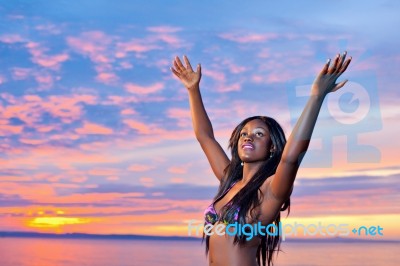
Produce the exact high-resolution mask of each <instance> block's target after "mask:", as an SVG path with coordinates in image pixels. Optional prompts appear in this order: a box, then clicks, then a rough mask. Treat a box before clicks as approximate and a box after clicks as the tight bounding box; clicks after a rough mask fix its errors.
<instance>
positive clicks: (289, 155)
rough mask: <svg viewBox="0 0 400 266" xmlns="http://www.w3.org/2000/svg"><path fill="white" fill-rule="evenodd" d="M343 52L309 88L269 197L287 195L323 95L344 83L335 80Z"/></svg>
mask: <svg viewBox="0 0 400 266" xmlns="http://www.w3.org/2000/svg"><path fill="white" fill-rule="evenodd" d="M345 58H346V52H344V53H343V55H342V56H341V55H340V54H338V55H337V56H336V58H335V61H334V62H333V64H332V66H330V67H329V63H330V59H329V60H328V62H327V63H326V64H325V66H324V67H323V69H322V70H321V72H320V73H319V74H318V76H317V77H316V79H315V80H314V83H313V85H312V88H311V95H310V98H309V99H308V102H307V104H306V106H305V108H304V110H303V112H302V114H301V116H300V118H299V120H298V121H297V123H296V125H295V127H294V129H293V131H292V134H291V135H290V137H289V139H288V141H287V143H286V146H285V149H284V150H283V154H282V159H281V161H280V163H279V165H278V168H277V170H276V173H275V175H274V176H273V177H272V180H271V183H270V191H271V193H272V195H273V196H274V197H275V198H276V199H279V200H282V201H284V200H286V199H287V198H288V197H289V196H290V194H291V192H292V187H293V183H294V180H295V178H296V174H297V170H298V168H299V166H300V163H301V161H302V159H303V157H304V155H305V153H306V151H307V149H308V145H309V143H310V139H311V135H312V132H313V130H314V126H315V122H316V121H317V118H318V114H319V111H320V109H321V105H322V102H323V101H324V99H325V96H326V95H327V94H328V93H330V92H334V91H336V90H338V89H340V88H341V87H343V86H344V84H346V82H347V80H345V81H342V82H340V83H337V84H336V80H337V79H338V78H339V76H340V75H341V74H343V72H344V71H345V70H346V69H347V67H348V65H349V64H350V61H351V57H350V58H349V59H347V60H346V61H345Z"/></svg>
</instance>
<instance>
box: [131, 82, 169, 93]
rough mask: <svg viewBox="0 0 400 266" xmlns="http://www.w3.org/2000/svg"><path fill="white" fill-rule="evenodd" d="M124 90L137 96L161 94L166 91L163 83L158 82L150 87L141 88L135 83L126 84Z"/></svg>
mask: <svg viewBox="0 0 400 266" xmlns="http://www.w3.org/2000/svg"><path fill="white" fill-rule="evenodd" d="M124 88H125V90H126V91H127V92H130V93H133V94H136V95H147V94H152V93H157V92H160V91H161V90H163V89H164V84H163V83H162V82H157V83H154V84H152V85H149V86H140V85H137V84H134V83H126V84H125V85H124Z"/></svg>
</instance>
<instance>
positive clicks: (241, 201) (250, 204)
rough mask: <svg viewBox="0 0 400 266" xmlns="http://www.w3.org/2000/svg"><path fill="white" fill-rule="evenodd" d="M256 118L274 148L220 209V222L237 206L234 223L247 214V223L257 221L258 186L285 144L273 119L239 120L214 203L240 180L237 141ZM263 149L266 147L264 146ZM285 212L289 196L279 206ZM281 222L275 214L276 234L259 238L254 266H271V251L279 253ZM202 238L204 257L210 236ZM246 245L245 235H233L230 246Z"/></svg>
mask: <svg viewBox="0 0 400 266" xmlns="http://www.w3.org/2000/svg"><path fill="white" fill-rule="evenodd" d="M254 119H260V120H262V121H264V123H265V124H266V126H267V127H268V130H269V134H270V137H271V141H272V144H273V146H274V149H275V150H274V152H273V153H272V157H270V158H268V159H267V158H266V160H265V161H264V162H263V164H262V165H261V167H260V169H259V170H258V171H257V172H256V173H255V174H254V176H253V177H252V178H251V180H250V181H249V182H248V183H247V184H246V186H245V187H244V188H242V189H241V190H240V191H239V192H238V193H237V194H236V195H235V196H234V197H233V199H232V200H231V203H232V204H227V205H225V207H223V209H222V210H221V213H222V218H223V219H224V220H229V217H233V216H232V215H233V214H234V213H235V211H236V208H237V207H238V206H240V210H239V214H238V223H240V224H242V225H243V224H245V223H246V215H247V213H250V216H251V220H252V221H251V222H253V221H256V220H258V217H256V216H255V210H256V208H257V207H259V206H260V205H261V200H262V199H260V197H259V193H258V192H260V194H261V195H263V194H262V192H261V190H260V187H261V185H262V184H263V183H264V181H265V180H266V179H267V178H269V177H270V176H271V175H273V174H275V171H276V168H277V166H278V164H279V162H280V160H281V157H282V153H283V148H284V147H285V144H286V138H285V134H284V132H283V129H282V127H281V126H280V125H279V124H278V122H276V121H275V119H273V118H271V117H266V116H252V117H249V118H246V119H245V120H243V121H242V122H241V123H240V124H239V125H238V126H237V127H236V128H235V129H234V130H233V132H232V135H231V138H230V139H229V149H230V150H231V153H232V159H231V162H230V164H229V165H228V166H227V168H226V169H225V170H224V178H223V179H222V180H221V183H220V186H219V190H218V193H217V195H216V196H215V197H214V200H216V199H218V198H219V197H220V196H221V195H222V194H223V193H224V192H225V191H226V190H227V189H229V188H230V187H231V186H232V185H233V183H235V182H237V181H239V180H241V179H242V177H243V167H242V166H241V162H242V161H241V160H240V158H239V154H238V141H239V138H240V132H241V130H242V129H243V127H244V126H245V125H246V124H247V123H248V122H249V121H251V120H254ZM266 148H267V147H266ZM285 210H288V215H289V212H290V197H289V198H288V199H287V200H286V202H285V203H284V204H283V205H282V207H281V210H280V211H285ZM280 219H281V215H280V212H278V214H277V216H276V218H275V220H274V221H273V224H274V225H275V228H276V229H277V232H276V231H275V232H271V233H273V234H266V236H262V237H261V243H260V245H259V246H258V250H257V263H258V265H260V266H261V262H262V265H263V266H265V265H266V261H268V266H270V265H273V260H272V259H273V254H274V252H275V251H279V250H280V242H281V237H280V232H279V222H280ZM204 238H205V239H206V254H208V250H209V240H210V236H208V235H207V236H205V235H204V234H203V240H204ZM245 243H246V236H245V235H243V234H241V235H238V234H236V235H235V239H234V244H239V245H244V244H245Z"/></svg>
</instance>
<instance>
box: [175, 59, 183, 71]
mask: <svg viewBox="0 0 400 266" xmlns="http://www.w3.org/2000/svg"><path fill="white" fill-rule="evenodd" d="M174 67H175V68H176V71H178V72H182V70H183V69H182V68H181V67H179V65H178V62H176V60H174Z"/></svg>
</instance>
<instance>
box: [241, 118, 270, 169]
mask: <svg viewBox="0 0 400 266" xmlns="http://www.w3.org/2000/svg"><path fill="white" fill-rule="evenodd" d="M271 149H272V141H271V138H270V135H269V130H268V127H267V125H266V124H265V123H264V121H262V120H261V119H253V120H251V121H249V122H247V124H246V125H245V126H244V127H243V129H242V130H241V131H240V137H239V141H238V154H239V158H240V159H241V160H242V161H243V162H246V163H250V162H258V161H263V160H266V159H267V158H268V156H269V154H270V150H271Z"/></svg>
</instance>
